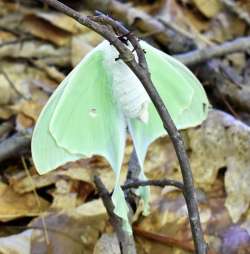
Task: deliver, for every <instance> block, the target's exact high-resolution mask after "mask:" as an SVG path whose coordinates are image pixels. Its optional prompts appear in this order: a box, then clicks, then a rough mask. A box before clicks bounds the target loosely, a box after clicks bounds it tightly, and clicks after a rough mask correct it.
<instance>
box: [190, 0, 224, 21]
mask: <svg viewBox="0 0 250 254" xmlns="http://www.w3.org/2000/svg"><path fill="white" fill-rule="evenodd" d="M193 2H194V4H195V6H196V7H197V8H198V9H199V11H200V12H201V13H202V14H203V15H205V16H206V17H208V18H212V17H214V16H215V15H216V14H217V13H218V12H219V11H220V10H221V8H222V4H221V2H220V0H210V1H206V0H193Z"/></svg>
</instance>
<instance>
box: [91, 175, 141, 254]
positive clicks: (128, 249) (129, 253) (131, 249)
mask: <svg viewBox="0 0 250 254" xmlns="http://www.w3.org/2000/svg"><path fill="white" fill-rule="evenodd" d="M94 182H95V185H96V187H97V190H98V193H99V195H100V197H101V198H102V201H103V204H104V206H105V208H106V210H107V212H108V215H109V219H110V223H111V225H112V226H113V228H114V230H115V232H116V234H117V238H118V242H119V246H120V250H121V254H125V253H126V254H136V249H135V244H134V238H133V235H129V234H128V233H127V232H126V231H124V230H123V228H122V220H121V218H119V217H118V216H117V215H116V214H115V213H114V204H113V202H112V199H111V197H110V194H109V192H108V190H107V189H106V187H105V186H104V184H103V183H102V181H101V179H100V178H99V177H98V176H95V177H94Z"/></svg>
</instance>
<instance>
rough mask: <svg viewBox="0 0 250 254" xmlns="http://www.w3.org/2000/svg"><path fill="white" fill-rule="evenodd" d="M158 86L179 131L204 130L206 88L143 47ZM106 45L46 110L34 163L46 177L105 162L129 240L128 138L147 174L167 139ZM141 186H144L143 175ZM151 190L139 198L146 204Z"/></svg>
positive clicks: (124, 67)
mask: <svg viewBox="0 0 250 254" xmlns="http://www.w3.org/2000/svg"><path fill="white" fill-rule="evenodd" d="M140 45H141V47H142V48H143V49H144V50H145V51H146V60H147V63H148V66H149V71H150V73H151V78H152V81H153V83H154V85H155V87H156V89H157V91H158V93H159V94H160V96H161V97H162V99H163V101H164V103H165V105H166V107H167V109H168V110H169V112H170V115H171V117H172V119H173V120H174V123H175V124H176V126H177V128H178V129H184V128H188V127H192V126H196V125H199V124H200V123H201V122H202V121H203V120H204V119H205V118H206V117H207V113H208V108H209V102H208V99H207V97H206V94H205V92H204V90H203V87H202V85H201V84H200V82H199V81H198V80H197V78H196V77H195V76H194V75H193V74H192V72H191V71H189V70H188V69H187V68H186V67H185V66H184V65H183V64H182V63H180V62H178V61H177V60H175V59H174V58H173V57H171V56H169V55H167V54H165V53H163V52H161V51H160V50H158V49H156V48H154V47H152V46H150V45H149V44H148V43H146V42H144V41H141V42H140ZM118 56H119V53H118V51H117V50H116V49H115V48H114V47H113V46H112V45H110V43H109V42H108V41H103V42H102V43H100V44H99V45H98V46H97V47H96V48H94V49H93V50H92V51H91V52H90V53H89V54H88V55H87V56H85V57H84V58H83V60H82V61H81V62H80V63H79V64H78V65H77V66H76V67H75V68H74V69H73V70H72V71H71V72H70V74H69V75H68V76H67V77H66V78H65V79H64V80H63V81H62V82H61V84H60V85H59V86H58V88H57V89H56V90H55V92H54V93H53V95H52V96H51V97H50V99H49V101H48V102H47V104H46V106H45V107H44V108H43V110H42V112H41V114H40V116H39V118H38V121H37V123H36V126H35V128H34V132H33V137H32V144H31V147H32V157H33V161H34V164H35V166H36V169H37V170H38V172H39V173H40V174H44V173H46V172H49V171H51V170H53V169H55V168H57V167H58V166H60V165H63V164H65V163H66V162H69V161H75V160H78V159H82V158H86V157H90V156H92V155H101V156H103V157H104V158H106V160H107V161H108V162H109V164H110V165H111V167H112V169H113V171H114V172H115V175H116V181H115V184H114V192H113V194H112V200H113V202H114V206H115V210H114V212H115V213H116V214H117V215H118V216H119V217H121V218H122V219H123V225H124V228H125V229H126V230H127V231H128V232H131V228H130V225H129V222H128V217H127V213H128V208H127V204H126V201H125V198H124V194H123V191H122V189H121V187H120V184H119V174H120V169H121V165H122V160H123V155H124V149H125V141H126V135H127V130H128V132H129V134H130V136H131V137H132V140H133V144H134V148H135V151H136V154H137V157H138V161H139V164H140V167H141V169H143V163H144V159H145V156H146V152H147V148H148V146H149V145H150V144H151V143H152V142H153V141H154V140H156V139H157V138H159V137H161V136H162V135H164V134H165V129H164V128H163V125H162V122H161V119H160V117H159V116H158V113H157V111H156V109H155V107H154V105H153V103H152V102H151V100H150V98H149V96H148V95H147V93H146V91H145V89H144V87H143V86H142V84H141V82H140V81H139V80H138V78H137V77H136V76H135V74H134V73H133V72H132V71H131V70H130V69H129V68H128V66H127V65H126V64H125V63H123V62H122V61H121V60H117V58H118ZM140 178H141V179H145V176H144V173H143V170H141V174H140ZM148 191H149V190H148V188H145V187H143V188H142V187H141V188H140V189H139V192H140V195H141V196H142V197H143V198H144V201H145V204H147V203H148Z"/></svg>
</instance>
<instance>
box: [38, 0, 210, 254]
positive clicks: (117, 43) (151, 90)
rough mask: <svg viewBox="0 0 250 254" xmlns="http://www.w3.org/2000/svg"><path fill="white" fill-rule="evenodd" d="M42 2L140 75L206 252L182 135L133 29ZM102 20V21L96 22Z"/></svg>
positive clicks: (200, 252) (199, 247)
mask: <svg viewBox="0 0 250 254" xmlns="http://www.w3.org/2000/svg"><path fill="white" fill-rule="evenodd" d="M41 1H42V2H43V3H46V4H48V5H51V6H53V7H54V8H56V9H57V10H59V11H61V12H63V13H65V14H68V15H69V16H71V17H72V18H74V19H75V20H77V21H78V22H79V23H81V24H83V25H85V26H87V27H89V28H90V29H92V30H94V31H96V32H97V33H99V34H100V35H102V36H103V37H104V38H105V39H107V40H108V41H109V42H110V43H111V44H112V45H113V46H114V47H115V48H116V49H117V50H118V51H119V53H120V57H121V59H122V60H123V61H124V62H125V63H126V64H127V65H128V67H129V68H130V69H131V70H132V71H133V72H134V73H135V75H136V76H137V77H138V78H139V80H140V81H141V83H142V85H143V86H144V88H145V90H146V91H147V93H148V95H149V96H150V98H151V100H152V102H153V104H154V106H155V108H156V110H157V112H158V114H159V116H160V118H161V120H162V122H163V125H164V128H165V129H166V131H167V132H168V135H169V137H170V139H171V141H172V143H173V145H174V148H175V151H176V154H177V157H178V160H179V163H180V167H181V172H182V177H183V182H184V197H185V200H186V203H187V209H188V214H189V219H190V225H191V230H192V235H193V238H194V243H195V248H196V252H197V254H205V253H206V250H207V245H206V244H205V242H204V238H203V232H202V229H201V223H200V216H199V211H198V205H197V200H196V196H195V190H194V184H193V176H192V172H191V168H190V164H189V160H188V156H187V153H186V150H185V146H184V142H183V140H182V137H181V135H180V133H179V131H178V130H177V128H176V126H175V124H174V122H173V120H172V118H171V116H170V114H169V112H168V110H167V108H166V107H165V105H164V103H163V101H162V99H161V97H160V95H159V94H158V92H157V90H156V89H155V87H154V86H153V83H152V81H151V79H150V74H149V71H148V69H147V63H146V59H145V55H144V52H143V49H142V48H141V47H140V44H139V42H138V40H137V38H136V37H135V36H134V35H133V34H132V33H128V32H126V33H123V32H124V31H125V30H126V31H128V30H127V29H126V28H125V27H123V26H122V24H120V23H118V22H115V21H111V18H109V17H107V16H99V17H96V18H95V19H94V20H93V19H91V18H89V17H83V16H82V15H81V14H80V13H78V12H76V11H74V10H73V9H71V8H69V7H67V6H65V5H64V4H62V3H61V2H59V1H57V0H41ZM97 18H98V19H99V21H100V20H101V21H102V23H101V24H100V23H98V19H97ZM105 19H106V22H107V23H106V24H112V26H113V25H114V27H116V28H118V29H119V31H120V32H121V33H123V34H124V35H126V37H127V38H128V39H129V41H130V42H131V44H132V45H133V47H134V49H135V51H136V54H137V56H138V61H139V63H137V61H136V60H135V57H134V55H133V53H132V52H131V51H130V50H129V49H128V48H127V47H126V46H125V45H124V44H123V43H122V42H121V40H119V38H118V37H117V35H116V34H115V33H114V32H113V31H111V30H110V29H109V26H105V25H103V21H105Z"/></svg>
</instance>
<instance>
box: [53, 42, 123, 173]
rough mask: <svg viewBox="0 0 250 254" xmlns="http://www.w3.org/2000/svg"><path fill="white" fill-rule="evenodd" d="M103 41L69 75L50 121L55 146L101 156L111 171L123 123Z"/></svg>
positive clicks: (119, 153) (118, 156)
mask: <svg viewBox="0 0 250 254" xmlns="http://www.w3.org/2000/svg"><path fill="white" fill-rule="evenodd" d="M107 47H110V45H109V43H108V42H107V41H105V42H103V43H101V44H100V45H99V46H98V47H96V48H95V49H94V50H92V51H91V52H90V54H88V56H86V57H85V58H84V59H83V60H82V61H81V63H80V64H79V65H78V71H77V72H75V73H74V74H73V75H71V76H70V78H69V81H68V85H67V87H66V88H65V90H64V93H63V94H62V96H61V98H60V100H59V102H58V103H57V106H56V109H55V111H54V114H53V116H52V118H51V121H50V127H49V129H50V132H51V134H52V136H53V137H54V139H55V140H56V143H57V144H58V145H59V146H60V147H62V148H64V149H66V150H67V151H69V152H70V153H73V154H78V155H82V156H87V157H89V156H92V155H94V154H96V155H101V156H103V157H105V158H106V159H107V160H108V161H109V163H110V164H111V166H112V168H113V170H114V171H119V170H120V168H121V164H122V159H123V154H124V147H125V138H126V123H125V120H124V116H123V114H122V112H121V110H120V108H119V106H118V105H117V103H116V102H115V100H114V98H113V94H112V90H111V85H112V82H113V80H112V75H111V71H112V70H106V69H105V62H104V51H105V50H106V48H107Z"/></svg>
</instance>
